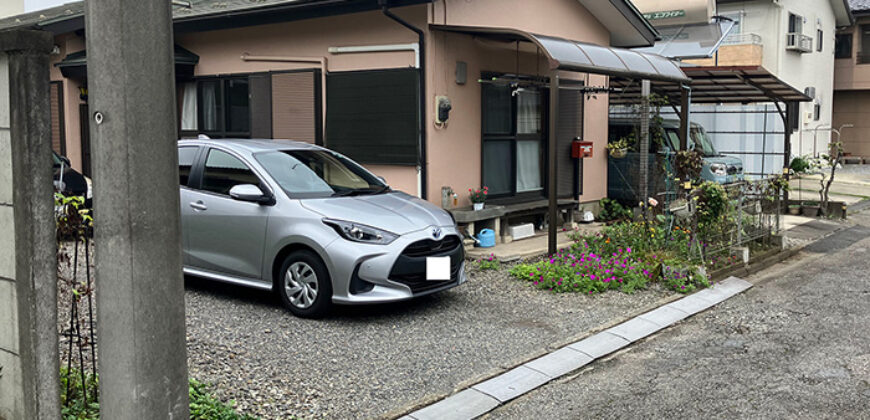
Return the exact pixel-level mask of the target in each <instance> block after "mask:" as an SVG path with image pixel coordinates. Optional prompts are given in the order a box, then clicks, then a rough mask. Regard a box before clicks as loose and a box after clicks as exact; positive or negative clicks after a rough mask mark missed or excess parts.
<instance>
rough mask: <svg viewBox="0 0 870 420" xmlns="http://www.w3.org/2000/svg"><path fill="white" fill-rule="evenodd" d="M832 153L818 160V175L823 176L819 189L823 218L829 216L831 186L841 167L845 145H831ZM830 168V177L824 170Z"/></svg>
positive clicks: (838, 143) (839, 143) (836, 143)
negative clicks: (838, 168) (838, 167)
mask: <svg viewBox="0 0 870 420" xmlns="http://www.w3.org/2000/svg"><path fill="white" fill-rule="evenodd" d="M829 147H830V151H829V152H830V153H828V154H822V156H821V158H820V159H818V165H817V167H818V168H819V170H818V173H819V174H820V175H821V177H822V178H821V179H820V180H819V184H820V185H821V188H820V189H819V198H820V199H821V200H820V201H821V204H820V206H821V210H822V216H827V215H828V201H829V200H830V195H829V193H830V191H831V184H833V183H834V175H835V174H836V173H837V166H839V165H840V161H841V160H842V159H843V143H841V142H835V143H831V144H830V145H829ZM826 167H830V168H831V173H830V175H828V174H827V173H826V172H825V171H824V170H822V169H824V168H826Z"/></svg>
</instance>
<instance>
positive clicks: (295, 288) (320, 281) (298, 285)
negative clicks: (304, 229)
mask: <svg viewBox="0 0 870 420" xmlns="http://www.w3.org/2000/svg"><path fill="white" fill-rule="evenodd" d="M278 273H279V274H278V275H279V278H278V282H277V286H278V287H277V290H276V291H277V292H278V295H279V296H280V297H281V302H282V303H283V304H284V306H285V307H287V309H289V310H290V312H292V313H293V314H294V315H296V316H299V317H303V318H319V317H322V316H324V315H326V313H327V312H329V308H330V306H331V305H332V281H331V280H330V278H329V271H327V269H326V266H325V265H324V264H323V261H321V260H320V258H319V257H318V256H317V255H315V254H314V253H312V252H311V251H295V252H292V253H290V254H289V255H287V257H286V258H285V259H284V263H283V264H282V265H281V271H279V272H278Z"/></svg>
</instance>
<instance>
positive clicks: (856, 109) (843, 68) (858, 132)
mask: <svg viewBox="0 0 870 420" xmlns="http://www.w3.org/2000/svg"><path fill="white" fill-rule="evenodd" d="M849 3H850V6H851V7H852V14H853V16H854V17H855V24H854V25H851V26H849V27H845V28H841V29H840V30H839V31H838V32H837V45H836V50H835V62H834V63H835V64H834V117H833V125H834V127H835V128H836V127H840V126H842V125H844V124H852V125H854V126H855V127H854V128H852V129H846V130H843V133H842V139H841V140H842V142H843V149H844V151H845V153H847V154H849V155H851V156H854V157H857V158H862V159H870V136H868V135H867V132H868V130H870V53H868V50H870V1H866V0H850V1H849Z"/></svg>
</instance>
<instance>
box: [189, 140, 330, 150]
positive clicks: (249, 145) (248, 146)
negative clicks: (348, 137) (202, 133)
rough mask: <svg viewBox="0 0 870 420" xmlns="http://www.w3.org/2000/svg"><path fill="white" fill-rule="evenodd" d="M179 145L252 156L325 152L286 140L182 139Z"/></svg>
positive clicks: (315, 147) (305, 144) (317, 147)
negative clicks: (266, 153) (314, 151)
mask: <svg viewBox="0 0 870 420" xmlns="http://www.w3.org/2000/svg"><path fill="white" fill-rule="evenodd" d="M178 145H179V146H181V145H197V146H224V147H229V148H231V149H234V150H239V151H246V152H248V153H251V154H253V153H258V152H267V151H274V150H323V148H322V147H320V146H316V145H313V144H311V143H306V142H301V141H294V140H286V139H181V140H178Z"/></svg>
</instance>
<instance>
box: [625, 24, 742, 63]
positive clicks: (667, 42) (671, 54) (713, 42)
mask: <svg viewBox="0 0 870 420" xmlns="http://www.w3.org/2000/svg"><path fill="white" fill-rule="evenodd" d="M733 27H734V22H733V21H730V20H720V21H718V22H713V23H700V24H692V25H679V26H667V27H663V28H657V29H658V31H659V34H661V36H662V40H661V41H658V42H656V44H655V45H653V46H652V47H644V48H635V49H634V51H638V52H643V53H651V54H658V55H661V56H664V57H667V58H672V59H678V60H686V59H693V58H708V57H712V56H713V54H714V53H715V52H716V51H718V50H719V45H721V44H722V41H723V40H724V39H725V37H726V36H728V34H729V33H730V32H731V29H732V28H733Z"/></svg>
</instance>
